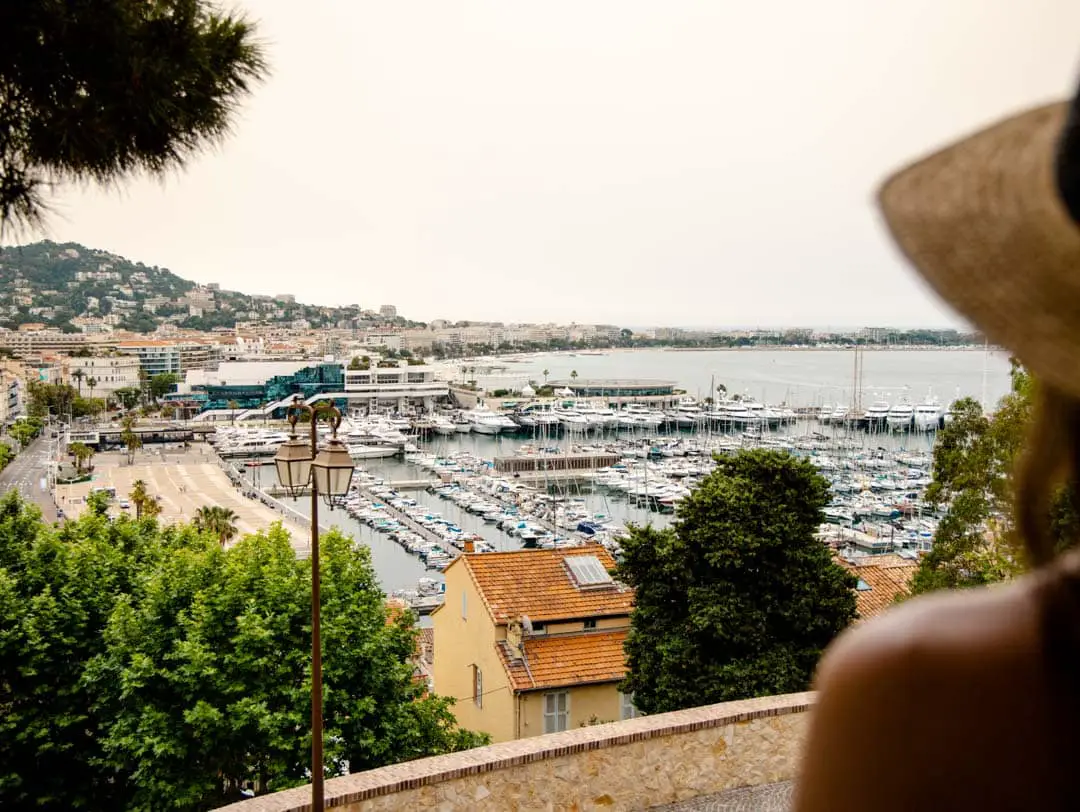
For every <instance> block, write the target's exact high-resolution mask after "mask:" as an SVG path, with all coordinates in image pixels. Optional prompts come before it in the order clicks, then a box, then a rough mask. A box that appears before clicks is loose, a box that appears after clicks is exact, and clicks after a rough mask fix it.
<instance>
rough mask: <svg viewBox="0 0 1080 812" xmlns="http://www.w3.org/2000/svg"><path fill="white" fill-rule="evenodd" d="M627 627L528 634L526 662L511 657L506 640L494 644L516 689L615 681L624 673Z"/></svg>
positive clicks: (512, 685)
mask: <svg viewBox="0 0 1080 812" xmlns="http://www.w3.org/2000/svg"><path fill="white" fill-rule="evenodd" d="M626 632H627V630H626V629H618V630H615V631H610V632H584V633H582V634H563V635H552V636H551V637H530V638H529V639H527V640H526V641H525V643H524V645H525V659H526V660H528V668H526V667H525V661H523V660H520V659H516V658H515V657H513V656H511V653H510V647H509V646H508V645H507V644H506V642H505V641H503V642H499V643H496V644H495V648H496V649H497V650H498V652H499V658H500V659H501V660H502V663H503V667H504V668H505V669H506V673H507V676H509V678H510V685H511V687H512V688H513V690H515V691H531V690H536V689H542V688H558V687H561V686H565V685H587V684H589V683H595V682H614V681H615V680H621V679H622V678H623V677H624V676H625V675H626V655H625V653H624V652H623V642H624V641H625V640H626Z"/></svg>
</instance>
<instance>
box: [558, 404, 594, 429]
mask: <svg viewBox="0 0 1080 812" xmlns="http://www.w3.org/2000/svg"><path fill="white" fill-rule="evenodd" d="M555 414H556V415H558V417H559V422H560V423H561V424H562V425H563V426H564V427H565V428H566V430H567V431H586V430H588V428H589V418H587V417H586V416H585V415H583V414H582V413H581V412H579V411H578V410H577V409H574V408H571V407H563V408H559V409H555Z"/></svg>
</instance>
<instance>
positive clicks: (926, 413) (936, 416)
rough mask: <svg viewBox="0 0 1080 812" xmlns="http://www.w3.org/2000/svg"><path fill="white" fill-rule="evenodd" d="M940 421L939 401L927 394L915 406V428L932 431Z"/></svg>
mask: <svg viewBox="0 0 1080 812" xmlns="http://www.w3.org/2000/svg"><path fill="white" fill-rule="evenodd" d="M940 423H941V401H939V400H938V399H937V398H936V397H934V395H933V394H932V393H931V394H927V396H926V399H925V400H924V401H923V402H922V403H919V404H917V405H916V406H915V430H916V431H933V430H934V429H936V428H937V427H938V426H939V425H940Z"/></svg>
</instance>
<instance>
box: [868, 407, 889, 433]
mask: <svg viewBox="0 0 1080 812" xmlns="http://www.w3.org/2000/svg"><path fill="white" fill-rule="evenodd" d="M890 408H891V407H890V406H889V401H887V400H875V401H874V402H873V403H871V404H870V405H869V406H868V407H867V408H866V423H867V427H868V428H870V429H881V428H884V427H885V421H886V420H887V419H888V417H889V410H890Z"/></svg>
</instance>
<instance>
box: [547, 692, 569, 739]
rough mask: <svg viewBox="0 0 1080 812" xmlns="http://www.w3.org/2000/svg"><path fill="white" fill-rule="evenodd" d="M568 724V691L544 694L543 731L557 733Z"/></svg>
mask: <svg viewBox="0 0 1080 812" xmlns="http://www.w3.org/2000/svg"><path fill="white" fill-rule="evenodd" d="M569 726H570V693H569V692H568V691H558V692H556V693H552V694H544V732H545V733H558V732H559V731H560V730H566V729H567V728H568V727H569Z"/></svg>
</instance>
